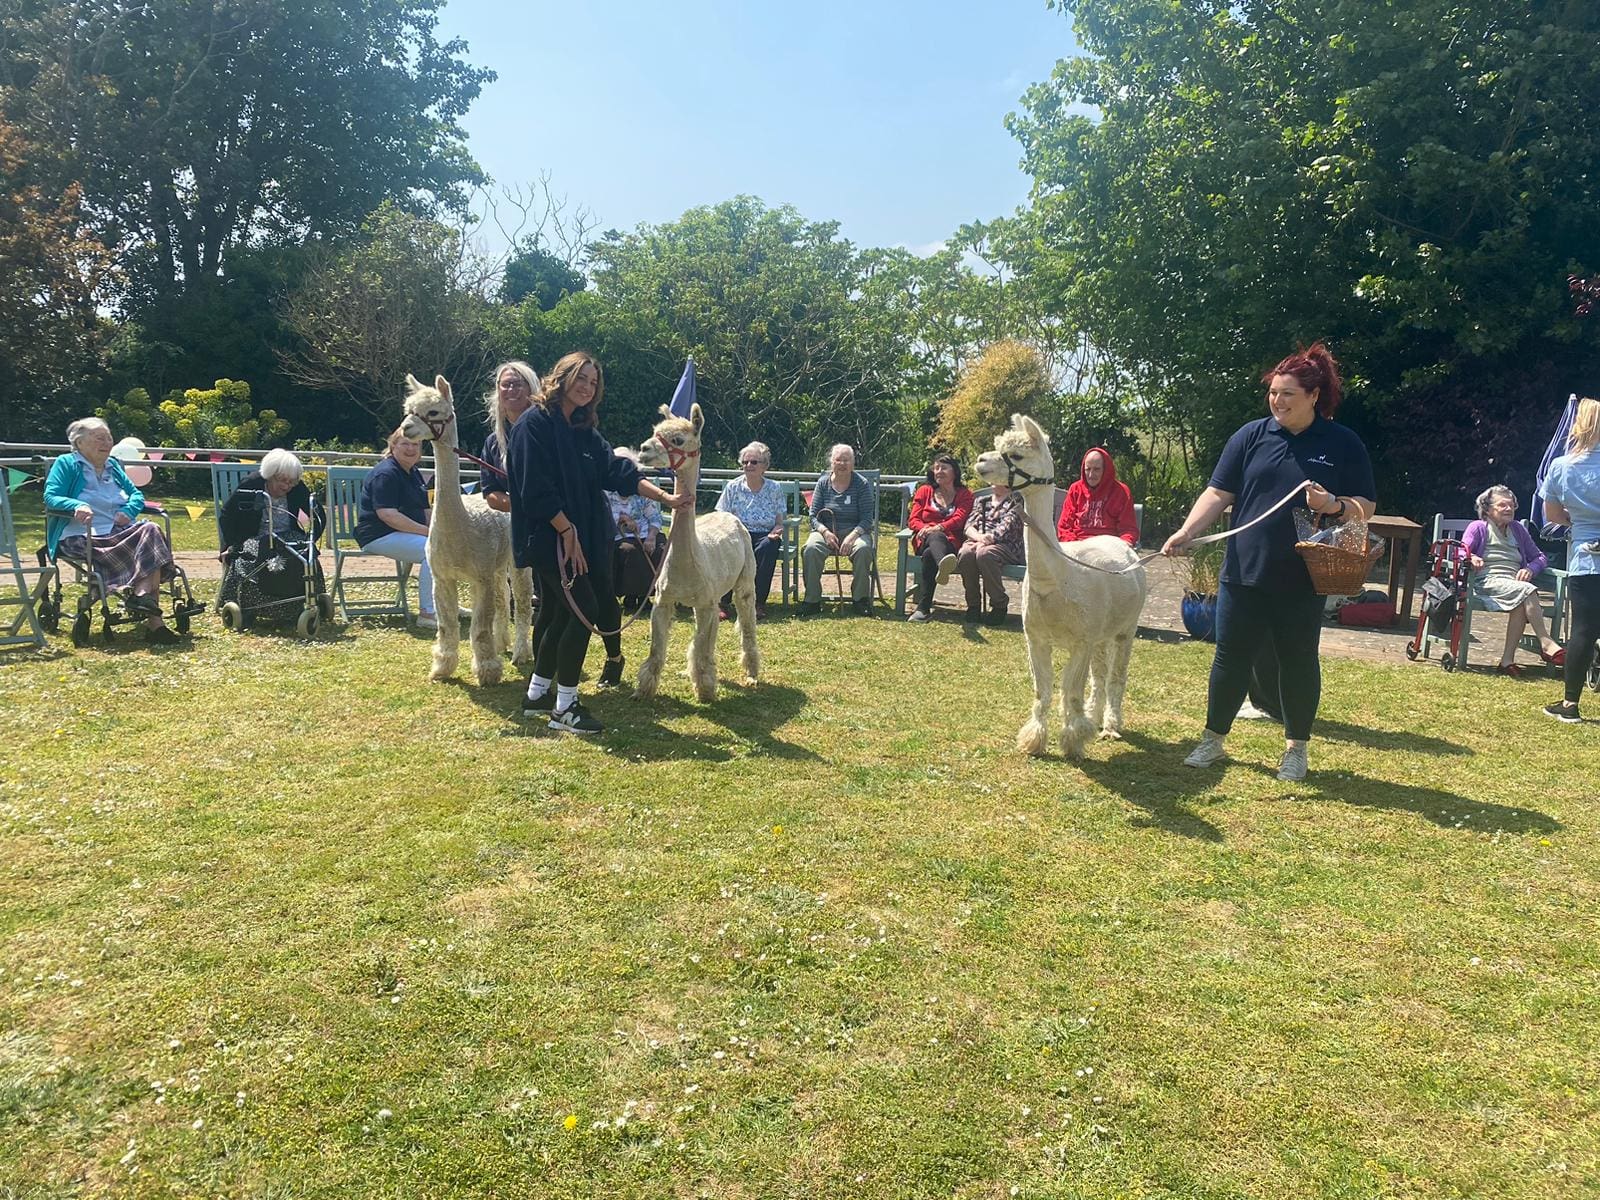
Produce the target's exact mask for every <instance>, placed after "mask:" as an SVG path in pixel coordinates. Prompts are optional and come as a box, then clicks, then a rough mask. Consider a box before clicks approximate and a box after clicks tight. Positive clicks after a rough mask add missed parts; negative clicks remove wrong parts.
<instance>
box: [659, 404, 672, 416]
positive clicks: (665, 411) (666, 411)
mask: <svg viewBox="0 0 1600 1200" xmlns="http://www.w3.org/2000/svg"><path fill="white" fill-rule="evenodd" d="M656 411H657V412H658V413H660V414H661V415H662V416H663V417H670V416H671V415H672V406H671V405H670V404H663V405H662V406H661V407H660V408H658V409H656Z"/></svg>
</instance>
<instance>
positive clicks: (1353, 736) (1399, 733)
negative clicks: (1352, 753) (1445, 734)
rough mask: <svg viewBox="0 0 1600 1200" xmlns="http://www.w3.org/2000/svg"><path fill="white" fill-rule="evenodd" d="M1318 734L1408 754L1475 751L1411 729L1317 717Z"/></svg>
mask: <svg viewBox="0 0 1600 1200" xmlns="http://www.w3.org/2000/svg"><path fill="white" fill-rule="evenodd" d="M1312 733H1313V734H1314V735H1315V736H1316V737H1317V738H1327V739H1328V740H1329V741H1334V742H1352V743H1354V744H1355V745H1358V746H1366V747H1368V748H1370V749H1373V750H1401V751H1404V752H1406V753H1408V754H1436V755H1441V756H1443V755H1471V754H1472V753H1473V751H1471V750H1469V749H1467V747H1465V746H1463V745H1461V744H1460V743H1459V742H1452V741H1448V740H1446V739H1445V738H1437V737H1430V736H1428V735H1427V734H1425V733H1413V732H1412V731H1411V730H1409V729H1372V728H1370V727H1368V726H1365V725H1348V724H1346V723H1345V722H1343V721H1325V720H1323V719H1322V718H1321V717H1318V718H1317V723H1316V725H1314V726H1313V727H1312Z"/></svg>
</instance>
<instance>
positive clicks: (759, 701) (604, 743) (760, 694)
mask: <svg viewBox="0 0 1600 1200" xmlns="http://www.w3.org/2000/svg"><path fill="white" fill-rule="evenodd" d="M509 670H510V671H511V672H512V673H511V674H510V675H509V676H508V678H507V680H506V681H505V683H502V684H500V685H498V686H496V687H492V688H480V687H477V686H475V685H473V683H472V681H471V678H470V676H469V675H468V674H466V673H461V672H458V673H457V674H456V675H455V676H454V677H452V678H451V679H449V680H446V681H444V686H449V687H457V688H460V689H461V690H462V691H463V692H464V693H465V694H466V696H467V697H468V698H469V699H470V700H471V701H472V702H473V703H474V704H477V705H478V706H479V707H480V708H483V709H486V710H487V711H489V712H491V713H494V714H495V715H496V716H498V717H503V718H504V719H505V720H506V721H507V728H506V729H505V730H504V731H503V733H504V736H506V737H521V736H526V737H562V736H569V735H562V734H560V733H553V732H551V731H550V730H549V729H548V728H547V727H546V720H545V719H544V718H542V717H541V718H530V719H528V720H524V719H523V718H522V695H523V692H522V683H521V680H520V678H518V676H517V675H516V674H515V671H516V668H509ZM579 695H580V697H581V698H582V701H583V705H584V707H585V708H587V709H588V710H589V711H590V712H592V713H593V714H594V715H595V717H596V718H597V719H598V720H599V721H600V723H601V724H602V725H603V726H605V731H604V732H603V733H602V734H601V735H600V736H599V738H597V739H595V740H596V743H597V744H598V745H599V746H600V747H601V748H602V749H604V750H606V751H607V752H608V753H612V754H618V755H622V756H625V757H628V758H634V759H638V760H640V761H643V762H664V761H671V760H676V759H695V760H698V761H702V762H729V761H731V760H732V759H734V758H752V759H759V758H781V759H785V760H787V761H791V762H821V761H823V759H822V758H821V756H820V755H818V754H816V753H815V752H813V751H811V750H809V749H807V748H806V747H804V746H800V745H796V744H795V743H793V742H789V741H785V740H784V739H783V738H781V737H778V736H777V734H776V733H775V732H774V730H776V729H778V728H779V727H780V726H782V725H784V724H786V723H787V722H788V721H790V720H791V719H792V718H793V717H794V716H795V715H796V714H798V713H799V712H800V710H801V709H802V708H804V707H805V705H806V695H805V693H804V692H802V691H799V690H798V689H796V688H791V687H778V686H775V685H773V684H769V683H762V684H757V685H756V686H755V687H753V688H747V687H743V686H740V685H738V684H732V683H729V682H728V681H727V680H726V679H724V680H722V681H721V685H720V687H719V688H718V691H717V699H716V700H715V701H713V702H712V703H710V704H700V703H697V702H695V701H693V700H685V699H681V698H679V697H678V696H675V695H657V696H656V698H655V699H654V700H635V699H633V683H632V681H631V680H630V681H628V683H627V684H626V685H625V686H623V687H620V688H613V689H609V690H607V691H597V690H595V689H594V686H593V683H592V682H587V683H585V685H584V686H583V688H582V690H581V691H580V693H579ZM684 717H699V718H701V719H702V720H704V721H708V722H710V723H711V724H713V725H717V726H720V727H721V729H722V730H723V731H724V733H723V734H722V735H721V736H713V737H706V736H699V735H696V734H694V733H691V732H686V731H684V730H683V729H673V728H668V727H667V726H666V725H665V724H663V722H664V721H667V720H676V719H679V718H684Z"/></svg>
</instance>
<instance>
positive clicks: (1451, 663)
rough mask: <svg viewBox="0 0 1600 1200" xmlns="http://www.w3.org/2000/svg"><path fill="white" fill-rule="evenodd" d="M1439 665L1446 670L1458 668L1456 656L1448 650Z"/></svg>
mask: <svg viewBox="0 0 1600 1200" xmlns="http://www.w3.org/2000/svg"><path fill="white" fill-rule="evenodd" d="M1439 665H1440V666H1441V667H1443V668H1444V669H1445V670H1446V671H1454V670H1455V669H1456V656H1455V655H1454V654H1451V653H1450V651H1448V650H1446V651H1445V652H1444V657H1443V658H1441V659H1440V660H1439Z"/></svg>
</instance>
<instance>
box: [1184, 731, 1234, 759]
mask: <svg viewBox="0 0 1600 1200" xmlns="http://www.w3.org/2000/svg"><path fill="white" fill-rule="evenodd" d="M1227 757H1228V751H1227V750H1226V749H1225V748H1224V747H1223V745H1222V739H1221V738H1219V737H1218V736H1217V735H1216V734H1214V733H1212V732H1211V730H1209V729H1208V730H1206V731H1205V732H1204V733H1203V734H1201V735H1200V744H1199V745H1198V746H1196V747H1195V748H1194V749H1193V750H1191V751H1189V757H1188V758H1186V759H1184V760H1183V765H1184V766H1186V767H1209V766H1211V765H1212V764H1214V763H1219V762H1222V761H1223V760H1224V759H1225V758H1227Z"/></svg>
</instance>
